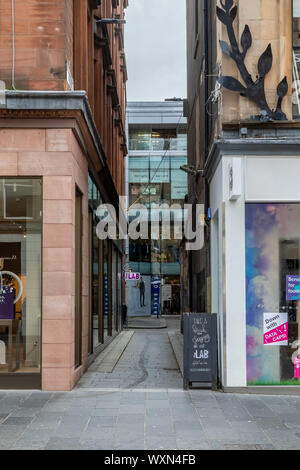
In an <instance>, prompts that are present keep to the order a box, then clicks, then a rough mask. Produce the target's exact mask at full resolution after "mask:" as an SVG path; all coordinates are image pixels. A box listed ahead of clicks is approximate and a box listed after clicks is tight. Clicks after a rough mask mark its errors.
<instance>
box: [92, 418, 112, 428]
mask: <svg viewBox="0 0 300 470" xmlns="http://www.w3.org/2000/svg"><path fill="white" fill-rule="evenodd" d="M116 423H117V416H92V417H91V419H90V421H89V425H88V427H89V429H91V428H93V427H96V428H98V427H103V428H113V427H115V426H116Z"/></svg>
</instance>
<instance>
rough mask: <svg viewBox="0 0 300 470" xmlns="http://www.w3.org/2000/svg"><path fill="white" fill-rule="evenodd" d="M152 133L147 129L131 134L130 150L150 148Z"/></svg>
mask: <svg viewBox="0 0 300 470" xmlns="http://www.w3.org/2000/svg"><path fill="white" fill-rule="evenodd" d="M150 146H151V134H150V132H147V131H135V132H130V134H129V149H130V150H150Z"/></svg>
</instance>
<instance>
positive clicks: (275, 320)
mask: <svg viewBox="0 0 300 470" xmlns="http://www.w3.org/2000/svg"><path fill="white" fill-rule="evenodd" d="M264 345H265V346H272V345H273V346H287V345H288V316H287V313H264Z"/></svg>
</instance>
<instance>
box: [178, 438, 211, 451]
mask: <svg viewBox="0 0 300 470" xmlns="http://www.w3.org/2000/svg"><path fill="white" fill-rule="evenodd" d="M176 442H177V448H178V449H179V450H211V448H210V445H209V443H208V442H207V441H205V440H202V439H201V440H182V439H177V440H176Z"/></svg>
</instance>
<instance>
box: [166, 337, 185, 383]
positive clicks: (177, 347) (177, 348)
mask: <svg viewBox="0 0 300 470" xmlns="http://www.w3.org/2000/svg"><path fill="white" fill-rule="evenodd" d="M168 337H169V341H170V343H171V346H172V349H173V352H174V355H175V358H176V361H177V364H178V367H179V370H180V372H181V375H182V377H183V335H182V334H181V333H180V331H179V330H171V331H169V332H168Z"/></svg>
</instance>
